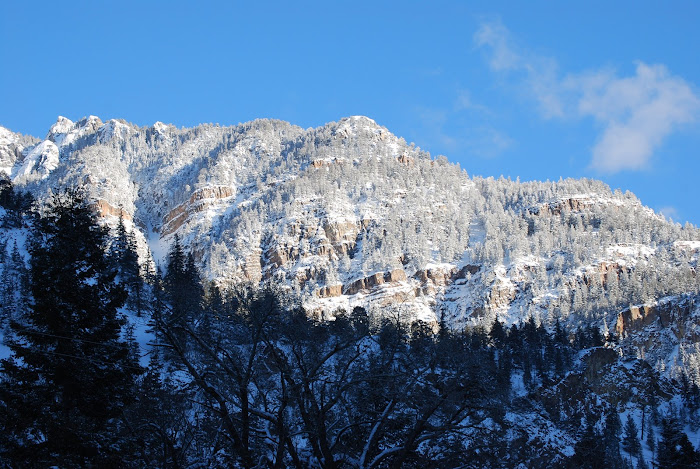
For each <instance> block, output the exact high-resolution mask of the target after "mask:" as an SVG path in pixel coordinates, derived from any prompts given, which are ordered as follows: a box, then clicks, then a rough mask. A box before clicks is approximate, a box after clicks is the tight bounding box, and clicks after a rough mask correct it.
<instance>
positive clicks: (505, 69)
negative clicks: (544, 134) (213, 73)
mask: <svg viewBox="0 0 700 469" xmlns="http://www.w3.org/2000/svg"><path fill="white" fill-rule="evenodd" d="M474 42H475V44H476V45H477V46H478V47H480V48H483V49H484V50H486V51H487V60H488V64H489V67H490V68H491V69H492V70H493V71H494V72H497V73H499V74H502V75H504V76H507V77H509V78H511V79H513V80H515V81H516V82H517V83H518V84H520V86H522V87H523V88H524V89H525V90H526V92H527V93H528V94H529V95H530V96H531V97H532V98H533V99H534V101H535V102H536V103H537V105H538V108H539V112H540V113H541V115H542V116H543V117H545V118H562V119H563V118H580V117H591V118H593V119H595V120H596V121H597V122H598V123H599V124H600V125H601V126H602V131H601V134H600V135H599V136H598V139H597V141H596V143H595V145H594V146H593V149H592V155H591V166H592V167H593V168H594V169H597V170H599V171H602V172H607V173H615V172H619V171H622V170H638V169H642V168H646V167H648V166H649V161H650V159H651V157H652V155H653V153H654V151H655V150H656V149H657V148H658V147H659V146H660V145H661V144H662V142H663V140H664V139H665V138H666V137H668V136H669V135H670V134H672V133H673V132H674V131H676V130H677V129H678V128H679V126H681V125H683V124H687V123H690V122H694V121H696V120H697V118H698V115H699V114H700V98H698V96H697V95H696V94H695V93H694V91H693V90H692V88H691V86H690V85H689V84H688V83H687V82H686V81H685V80H683V79H682V78H680V77H677V76H673V75H671V73H670V72H669V70H668V69H667V68H666V67H665V66H664V65H647V64H645V63H643V62H639V63H637V67H636V71H635V74H634V75H633V76H628V77H618V76H617V74H616V72H615V71H614V70H607V69H603V70H597V71H593V72H587V73H580V74H567V75H565V76H563V77H562V76H560V73H559V71H558V64H557V62H556V61H555V60H554V59H551V58H548V57H542V56H539V55H536V54H533V53H531V52H529V51H528V50H524V49H522V48H519V47H517V46H516V45H515V42H514V41H513V38H512V37H511V33H510V32H509V31H508V29H507V28H506V27H505V26H503V24H501V23H500V22H490V23H483V24H482V25H481V26H480V28H479V29H478V30H477V32H476V33H475V35H474Z"/></svg>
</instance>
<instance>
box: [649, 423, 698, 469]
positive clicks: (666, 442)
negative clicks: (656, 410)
mask: <svg viewBox="0 0 700 469" xmlns="http://www.w3.org/2000/svg"><path fill="white" fill-rule="evenodd" d="M657 461H658V466H659V467H663V468H665V469H666V468H667V469H676V468H678V469H680V468H686V467H698V465H700V459H699V458H698V454H697V452H696V451H695V448H693V445H692V444H691V443H690V440H689V439H688V435H686V433H685V432H684V431H683V429H682V428H681V426H680V424H679V423H678V421H677V420H676V419H675V418H672V417H666V418H664V419H662V421H661V435H660V439H659V443H658V456H657Z"/></svg>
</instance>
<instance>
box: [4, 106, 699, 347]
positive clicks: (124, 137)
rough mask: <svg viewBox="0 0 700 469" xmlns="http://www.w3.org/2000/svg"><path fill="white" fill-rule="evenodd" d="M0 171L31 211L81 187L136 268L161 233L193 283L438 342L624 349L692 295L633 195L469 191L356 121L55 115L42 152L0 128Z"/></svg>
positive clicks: (690, 240)
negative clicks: (441, 326) (485, 336)
mask: <svg viewBox="0 0 700 469" xmlns="http://www.w3.org/2000/svg"><path fill="white" fill-rule="evenodd" d="M0 172H4V173H6V174H7V175H8V176H9V177H10V178H11V179H12V181H13V183H14V184H15V185H17V186H18V187H19V188H23V189H26V190H29V191H31V192H32V193H33V194H34V195H35V196H36V197H38V198H39V199H41V198H42V197H45V196H46V194H48V193H49V192H50V191H51V190H52V189H53V188H57V187H61V186H81V187H85V188H87V189H88V191H89V192H90V194H91V196H92V197H94V199H95V201H96V206H97V208H98V209H99V211H100V213H101V214H102V215H103V216H104V217H105V219H106V220H107V221H108V222H110V223H114V222H115V220H116V217H117V216H118V214H119V213H120V212H121V213H123V214H124V218H125V220H127V222H129V226H133V227H134V228H135V229H136V230H137V231H138V235H137V236H138V238H139V239H140V240H141V244H142V248H143V254H144V261H145V260H146V257H147V256H149V255H152V256H153V258H154V259H155V261H156V262H159V261H161V260H162V258H163V256H164V254H165V253H166V252H167V250H168V247H169V246H170V245H171V243H172V242H173V239H174V237H175V236H176V235H177V236H179V238H180V239H181V240H182V241H183V243H184V245H185V246H186V247H187V248H189V249H190V250H192V252H193V253H194V254H195V256H196V258H197V260H198V261H199V262H200V266H201V269H202V274H203V275H204V276H205V277H206V278H207V279H209V280H212V281H214V282H217V283H219V284H223V285H227V284H233V283H237V282H252V283H264V282H272V283H275V284H279V285H282V286H284V287H285V288H288V289H289V291H290V292H294V293H296V294H298V295H300V296H301V297H302V299H303V302H304V304H305V306H306V307H307V309H308V310H309V311H310V312H311V313H312V314H316V315H318V316H319V317H332V315H333V313H334V311H336V310H337V309H338V308H342V309H346V310H349V309H351V308H352V307H354V306H363V307H365V308H367V309H368V310H369V311H374V312H381V314H383V315H386V314H395V315H401V316H402V317H404V318H406V319H416V318H418V319H423V320H427V321H442V322H443V323H446V324H449V325H451V326H453V327H462V326H464V325H467V324H480V323H485V324H489V325H490V324H491V323H492V322H493V321H494V319H496V318H498V319H499V320H501V321H504V322H506V323H514V322H520V321H522V320H524V319H526V318H528V317H530V316H534V317H535V318H536V319H537V320H538V321H541V322H543V323H545V324H552V323H553V322H554V321H555V320H556V319H560V320H562V321H564V322H567V323H571V324H574V325H575V324H578V323H581V322H591V321H593V322H595V323H599V324H600V325H601V327H608V328H609V330H611V331H612V330H615V328H616V327H619V330H618V332H619V333H620V334H622V335H626V334H627V333H628V331H627V330H625V328H626V327H627V326H626V324H627V323H626V322H625V319H624V318H623V317H622V315H624V314H628V315H629V314H630V313H629V311H630V308H632V309H634V307H630V305H640V304H657V303H658V302H659V301H660V300H661V301H662V302H664V301H666V302H668V301H672V300H669V299H668V297H671V296H672V295H681V294H687V293H694V292H696V291H697V290H698V285H699V284H700V278H698V276H697V275H696V268H697V261H698V255H699V254H700V231H699V230H698V229H697V228H695V227H692V226H685V227H682V226H680V225H678V224H674V223H671V222H669V221H667V220H666V219H665V218H663V217H662V216H661V215H658V214H656V213H654V212H653V211H652V210H651V209H649V208H647V207H645V206H643V205H642V204H641V203H640V201H639V200H638V199H637V198H636V197H635V196H634V195H632V194H630V193H626V194H623V193H621V192H619V191H614V192H613V191H611V190H610V188H609V187H607V186H606V185H605V184H603V183H601V182H599V181H595V180H585V179H582V180H570V179H569V180H560V181H558V182H519V181H511V180H506V179H502V178H501V179H493V178H487V179H484V178H481V177H471V176H469V175H468V174H467V172H466V171H465V170H463V169H461V168H460V167H459V166H458V165H454V164H451V163H450V162H449V161H448V160H447V158H445V157H443V156H440V157H437V158H434V157H431V156H430V155H429V154H428V153H427V152H425V151H423V150H421V149H419V148H416V147H415V146H414V145H413V144H408V143H406V142H405V141H404V140H403V139H402V138H399V137H397V136H395V135H393V134H392V133H391V132H389V130H387V129H386V128H384V127H381V126H380V125H378V124H376V123H375V122H374V121H373V120H371V119H369V118H366V117H350V118H345V119H342V120H340V121H339V122H333V123H329V124H327V125H325V126H322V127H319V128H315V129H306V130H305V129H302V128H300V127H297V126H294V125H291V124H289V123H287V122H282V121H276V120H256V121H253V122H249V123H245V124H240V125H238V126H233V127H220V126H218V125H201V126H198V127H195V128H191V129H184V128H183V129H178V128H175V127H174V126H172V125H166V124H163V123H160V122H158V123H156V124H154V125H153V126H151V127H145V128H144V127H138V126H135V125H132V124H129V123H127V122H124V121H121V120H110V121H108V122H104V123H103V122H102V121H101V120H100V119H99V118H97V117H94V116H90V117H87V118H83V119H81V120H79V121H77V122H72V121H70V120H69V119H66V118H64V117H59V119H58V120H57V122H56V123H55V124H54V125H53V126H52V127H51V128H50V129H49V131H48V133H47V135H46V137H45V139H44V140H38V139H35V138H32V137H25V136H22V135H20V134H16V133H13V132H11V131H10V130H8V129H4V128H1V127H0ZM147 248H148V249H147ZM663 298H667V299H666V300H663ZM637 309H638V308H637ZM622 310H626V311H627V313H624V312H623V313H620V311H622ZM628 322H629V321H628ZM687 329H688V327H685V326H684V330H687ZM642 348H644V347H643V346H642ZM647 348H648V347H647ZM638 353H643V351H642V352H638ZM672 353H673V352H672V351H667V352H666V354H665V356H666V358H668V356H670V354H672Z"/></svg>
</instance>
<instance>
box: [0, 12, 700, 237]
mask: <svg viewBox="0 0 700 469" xmlns="http://www.w3.org/2000/svg"><path fill="white" fill-rule="evenodd" d="M699 24H700V2H697V1H665V2H658V1H656V2H644V1H634V2H632V1H629V2H628V1H615V2H610V1H604V2H603V1H587V2H553V1H530V2H520V1H512V2H498V1H483V2H480V1H475V2H456V1H452V2H447V1H432V2H412V1H406V0H404V1H401V2H399V1H391V2H381V1H374V2H365V1H353V2H340V1H338V2H335V1H325V2H306V1H299V2H264V1H260V2H245V3H243V2H234V1H220V2H219V1H202V2H180V1H168V2H154V1H150V2H149V1H139V2H136V1H119V2H109V3H107V2H95V1H90V2H56V1H51V2H41V1H39V2H31V1H27V2H19V1H8V2H3V4H2V6H0V44H1V45H0V58H1V60H2V62H1V63H2V68H1V69H0V125H2V126H5V127H7V128H9V129H10V130H13V131H16V132H22V133H25V134H32V135H35V136H39V137H44V136H45V135H46V132H47V130H48V128H49V127H50V126H51V125H52V124H53V122H55V120H56V117H57V116H58V115H63V116H66V117H68V118H70V119H73V120H77V119H79V118H81V117H83V116H86V115H90V114H92V115H97V116H99V117H100V118H101V119H103V120H107V119H110V118H123V119H126V120H127V121H130V122H133V123H135V124H138V125H151V124H153V123H154V122H156V121H163V122H166V123H173V124H175V125H177V126H193V125H196V124H198V123H203V122H216V123H220V124H222V125H232V124H237V123H239V122H245V121H248V120H251V119H255V118H258V117H270V118H277V119H283V120H287V121H290V122H292V123H294V124H297V125H300V126H302V127H315V126H319V125H323V124H325V123H327V122H330V121H335V120H338V119H340V118H342V117H344V116H350V115H366V116H369V117H371V118H373V119H374V120H376V121H377V122H378V123H379V124H381V125H383V126H386V127H387V128H388V129H389V130H390V131H391V132H393V133H394V134H397V135H399V136H402V137H404V138H405V139H406V140H407V141H412V142H415V143H416V144H417V145H419V146H420V147H421V148H423V149H425V150H428V151H429V152H430V153H431V154H433V155H438V154H444V155H446V156H447V157H448V158H449V159H450V160H451V161H453V162H458V163H459V164H460V165H461V166H462V167H463V168H464V169H466V170H467V171H468V172H469V173H470V174H473V175H482V176H496V177H498V176H499V175H505V176H510V177H512V178H515V177H518V176H519V177H520V179H521V180H532V179H539V180H545V179H550V180H552V179H555V180H556V179H559V178H560V177H564V178H566V177H575V178H578V177H592V178H599V179H602V180H604V181H605V182H607V183H608V184H609V185H610V186H611V187H612V188H620V189H622V190H623V191H625V190H631V191H632V192H634V193H635V194H636V195H637V196H638V197H639V198H640V199H641V200H642V202H643V203H645V204H646V205H648V206H650V207H652V208H654V209H655V210H660V211H663V212H664V213H666V214H668V215H670V216H672V217H673V219H674V220H676V221H679V222H685V221H690V222H691V223H693V224H696V225H698V224H700V209H698V205H697V203H698V201H700V180H699V179H698V170H699V169H700V158H699V157H700V151H699V150H698V149H699V148H700V89H699V87H700V56H699V52H698V51H699V50H700V28H698V25H699Z"/></svg>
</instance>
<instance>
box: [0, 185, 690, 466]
mask: <svg viewBox="0 0 700 469" xmlns="http://www.w3.org/2000/svg"><path fill="white" fill-rule="evenodd" d="M11 209H12V210H18V209H17V208H11ZM8 210H9V209H8ZM28 217H29V215H26V214H24V215H21V216H20V219H21V220H22V223H29V224H30V225H31V235H30V237H29V241H28V258H27V259H26V260H28V265H26V264H25V262H26V260H25V258H24V257H23V255H22V254H21V253H20V251H19V248H17V247H16V245H13V246H8V245H5V246H2V248H3V249H2V255H3V256H5V257H4V261H3V274H4V273H5V272H13V275H14V276H16V277H17V278H18V283H17V284H16V285H14V286H11V287H10V286H4V287H3V288H4V290H3V298H2V301H3V304H2V306H3V310H2V311H3V316H2V317H3V323H2V327H3V330H4V341H5V343H6V344H7V345H8V346H9V348H10V351H11V355H10V357H9V358H7V359H4V360H2V361H1V362H0V458H2V460H3V461H6V464H7V465H8V466H9V467H25V466H29V467H31V466H52V465H57V466H60V467H86V466H95V465H98V464H103V465H107V466H111V467H116V466H119V467H242V468H254V467H280V468H281V467H297V468H303V467H320V468H391V467H396V468H398V467H408V468H410V467H466V468H483V467H504V466H506V467H517V466H518V464H524V465H526V466H527V467H606V468H626V467H647V466H646V464H647V463H651V464H656V465H658V466H659V467H693V465H697V464H698V454H697V451H696V449H695V448H694V447H693V445H692V443H691V442H690V440H689V439H688V436H687V433H686V426H689V427H690V428H691V429H693V428H695V429H697V428H698V426H700V418H699V415H698V408H699V407H700V405H699V404H698V403H700V392H698V388H697V386H696V385H695V384H694V382H693V381H692V380H690V379H688V378H687V377H684V378H683V380H682V382H680V383H673V382H670V381H668V380H665V379H663V378H661V377H660V376H659V375H658V373H656V372H655V371H654V370H653V369H652V368H651V367H649V366H648V365H644V364H643V362H641V361H635V362H634V363H627V364H623V363H621V362H620V358H619V357H618V356H617V355H616V353H615V352H613V351H612V350H611V349H609V348H605V345H606V343H607V344H608V345H610V341H611V340H612V339H613V338H612V337H610V336H609V335H608V336H604V335H603V334H601V331H600V330H599V329H598V328H597V327H590V326H586V327H583V326H581V327H578V328H576V329H570V328H567V327H566V325H565V324H564V323H562V322H559V321H556V322H554V324H553V325H552V326H551V327H545V324H543V323H542V322H539V321H537V320H536V319H535V317H534V316H531V317H530V318H529V319H528V320H527V321H525V322H523V323H521V324H515V325H511V326H509V327H507V326H506V325H505V324H503V323H501V322H498V321H494V322H493V323H492V324H490V325H489V326H488V327H484V326H479V327H468V328H465V329H463V330H450V329H449V328H447V327H441V325H440V324H428V323H421V322H414V323H410V322H408V321H406V318H405V317H402V315H401V314H400V310H394V311H390V310H388V309H387V311H386V313H385V314H383V315H381V316H372V317H370V316H369V315H368V313H367V311H365V310H364V309H362V308H355V309H353V310H352V311H342V310H339V311H336V312H335V314H334V319H333V320H330V321H323V322H321V321H317V320H315V319H313V318H311V317H310V315H309V314H307V312H306V311H304V310H303V309H302V308H301V307H300V306H299V304H298V302H296V301H295V300H294V299H292V297H291V296H289V294H288V293H284V292H282V291H280V290H275V289H271V288H262V289H260V288H254V287H250V286H238V287H236V288H232V289H225V288H220V287H218V286H216V285H214V284H205V283H203V282H202V280H201V277H200V274H199V272H198V269H197V266H196V264H195V261H194V257H193V256H192V255H191V253H189V252H187V251H186V249H185V248H184V247H183V245H182V243H181V242H180V240H179V238H177V237H176V238H175V241H174V243H173V245H172V248H171V251H170V253H169V255H168V256H167V265H166V266H165V272H164V273H163V274H161V273H158V274H154V275H149V276H146V275H145V272H144V270H145V269H144V268H143V267H142V266H140V265H139V262H138V257H137V256H136V254H135V245H134V244H135V243H134V241H133V235H132V234H131V233H130V232H129V230H128V229H127V228H126V227H125V224H124V221H123V219H120V220H119V222H118V224H117V227H116V229H115V230H114V231H113V233H112V234H111V235H110V234H109V233H108V230H107V229H106V228H104V227H101V226H100V225H99V224H98V223H97V219H96V216H95V214H94V212H93V208H92V207H91V206H90V204H88V203H87V202H86V200H85V199H84V197H83V194H81V193H80V192H76V191H67V192H61V193H58V194H56V195H55V196H54V197H53V198H52V199H51V200H50V201H49V202H48V203H47V204H45V205H43V206H42V207H41V208H40V209H38V210H36V211H35V213H34V215H32V219H29V218H28ZM12 269H14V270H12ZM22 279H24V280H22ZM20 280H21V281H20ZM125 306H126V307H127V308H129V309H131V310H132V311H133V312H134V314H133V315H132V318H131V320H130V321H148V323H149V327H150V330H151V334H152V335H151V337H152V340H151V343H150V344H149V345H148V346H145V345H143V344H142V345H138V344H137V343H136V341H135V338H134V332H133V327H130V325H129V322H130V321H127V319H126V317H125V316H124V315H123V314H122V313H123V312H124V311H125V310H124V307H125ZM139 315H141V316H139ZM131 326H133V323H131ZM443 326H444V325H443ZM146 353H147V363H148V364H147V366H146V367H142V366H141V364H140V358H141V355H143V354H146ZM611 354H612V355H611ZM634 367H636V368H634ZM628 368H634V372H633V373H629V374H626V375H625V374H623V375H620V376H623V377H625V379H632V380H636V381H633V385H634V386H635V387H636V389H637V393H636V394H635V396H634V397H629V396H628V397H626V398H622V397H619V396H618V394H615V392H616V391H615V392H613V391H606V392H609V393H612V394H604V393H602V391H601V389H602V388H601V386H602V385H601V384H600V383H601V382H603V383H604V382H606V381H605V379H609V378H605V377H601V376H603V374H602V373H608V374H609V375H610V376H617V375H615V373H622V371H619V370H627V369H628ZM601 370H602V371H601ZM616 370H618V371H616ZM605 376H608V375H605ZM606 386H608V388H609V387H610V385H609V384H607V385H606ZM613 387H614V386H613ZM674 393H675V394H674ZM673 395H677V396H679V397H678V399H676V400H675V401H674V400H673ZM611 396H612V397H611ZM640 396H641V397H640ZM624 399H627V400H624ZM679 399H680V401H679ZM672 401H673V402H672ZM674 402H676V403H675V404H674ZM678 402H682V405H681V406H680V407H679V406H678V404H677V403H678ZM662 403H663V405H662ZM659 407H661V408H662V409H664V410H663V412H658V410H657V409H658V408H659ZM621 414H626V416H625V420H624V422H625V423H624V425H623V423H622V420H621V417H620V415H621ZM557 435H558V436H557ZM555 438H559V440H558V444H551V440H552V439H555ZM567 447H569V448H571V451H567V450H566V448H567Z"/></svg>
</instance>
